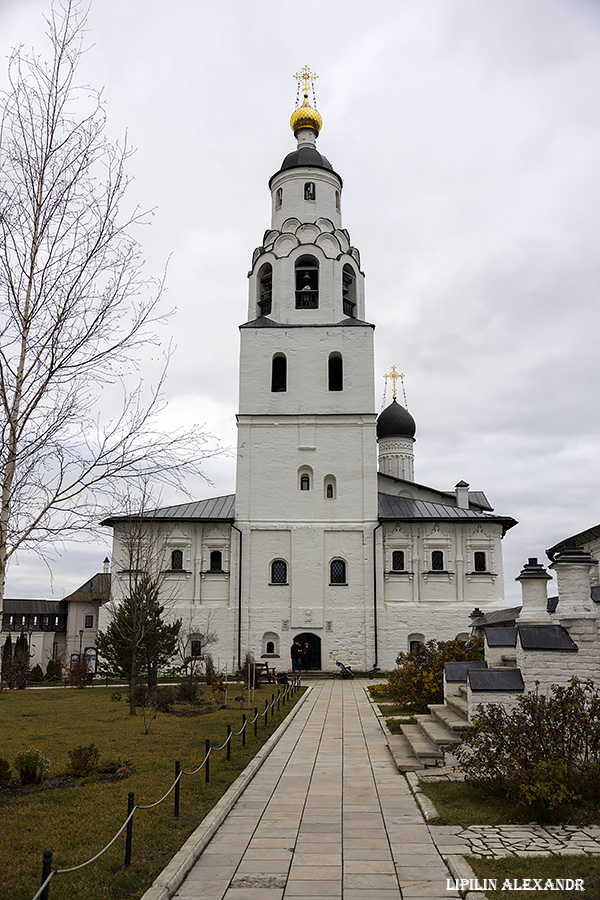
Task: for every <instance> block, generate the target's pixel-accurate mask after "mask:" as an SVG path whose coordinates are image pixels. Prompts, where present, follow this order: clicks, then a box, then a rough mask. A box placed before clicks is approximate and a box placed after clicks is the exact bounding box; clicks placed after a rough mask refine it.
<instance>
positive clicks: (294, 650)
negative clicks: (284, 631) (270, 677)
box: [290, 641, 302, 673]
mask: <svg viewBox="0 0 600 900" xmlns="http://www.w3.org/2000/svg"><path fill="white" fill-rule="evenodd" d="M290 656H291V658H292V673H294V672H300V671H302V647H301V646H300V643H299V642H298V641H294V643H293V644H292V646H291V647H290Z"/></svg>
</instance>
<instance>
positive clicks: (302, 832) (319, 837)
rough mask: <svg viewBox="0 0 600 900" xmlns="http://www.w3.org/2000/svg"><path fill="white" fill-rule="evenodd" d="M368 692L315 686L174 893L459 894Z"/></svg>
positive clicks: (194, 898) (204, 896) (434, 898)
mask: <svg viewBox="0 0 600 900" xmlns="http://www.w3.org/2000/svg"><path fill="white" fill-rule="evenodd" d="M448 877H450V873H449V872H448V869H447V868H446V865H445V863H444V862H443V860H442V858H441V856H440V853H439V851H438V849H437V848H436V846H435V843H434V841H433V839H432V837H431V833H430V830H429V828H428V826H427V824H426V823H425V822H424V820H423V816H422V815H421V812H420V811H419V809H418V807H417V804H416V802H415V800H414V798H413V796H412V794H411V792H410V789H409V787H408V784H407V782H406V780H405V779H404V778H403V777H402V776H401V775H400V774H399V772H398V770H397V769H396V766H395V764H394V761H393V759H392V757H391V755H390V753H389V750H388V748H387V744H386V741H385V736H384V734H383V732H382V730H381V727H380V725H379V723H378V721H377V718H376V716H375V715H374V713H373V710H372V708H371V704H370V702H369V699H368V698H367V696H366V694H365V691H364V688H363V687H362V685H361V684H360V682H357V681H341V680H340V679H335V680H329V681H322V682H318V683H316V684H314V685H313V687H312V690H311V693H310V696H309V697H308V698H307V700H306V701H305V702H304V704H303V705H302V707H301V709H300V710H299V711H298V713H297V715H296V717H295V719H294V721H293V722H292V724H291V725H290V727H289V728H288V729H287V731H286V732H285V734H284V735H283V737H282V738H281V740H280V741H279V743H278V744H277V745H276V746H275V748H274V749H273V751H272V752H271V754H270V756H269V757H268V758H267V760H266V762H265V763H264V764H263V766H262V767H261V768H260V770H259V771H258V773H257V775H256V776H255V778H254V779H253V780H252V781H251V783H250V785H249V786H248V788H247V789H246V790H245V791H244V793H243V794H242V795H241V797H240V799H239V800H238V801H237V803H236V804H235V806H234V807H233V809H232V810H231V812H230V813H229V815H228V816H227V819H226V820H225V822H224V823H223V825H222V826H221V827H220V828H219V830H218V831H217V832H216V834H215V836H214V837H213V839H212V840H211V842H210V843H209V845H208V846H207V848H206V849H205V851H204V852H203V853H202V856H201V857H200V859H199V860H198V862H197V863H196V864H195V865H194V867H193V869H192V870H191V871H190V873H189V875H188V877H187V878H186V880H185V881H184V883H183V884H182V885H181V887H180V888H179V890H178V891H177V893H176V894H175V895H174V896H175V898H177V900H291V898H299V897H303V898H329V900H342V898H343V900H400V898H402V900H450V898H458V896H459V895H458V893H457V892H456V891H454V890H448V889H447V882H446V879H447V878H448Z"/></svg>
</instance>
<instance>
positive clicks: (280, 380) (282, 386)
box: [271, 353, 287, 393]
mask: <svg viewBox="0 0 600 900" xmlns="http://www.w3.org/2000/svg"><path fill="white" fill-rule="evenodd" d="M271 391H273V392H274V393H278V392H283V391H287V359H286V358H285V356H284V354H283V353H278V354H277V355H276V356H274V357H273V361H272V364H271Z"/></svg>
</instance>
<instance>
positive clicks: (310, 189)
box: [304, 181, 317, 200]
mask: <svg viewBox="0 0 600 900" xmlns="http://www.w3.org/2000/svg"><path fill="white" fill-rule="evenodd" d="M304 199H305V200H316V199H317V191H316V188H315V183H314V181H307V182H306V183H305V185H304Z"/></svg>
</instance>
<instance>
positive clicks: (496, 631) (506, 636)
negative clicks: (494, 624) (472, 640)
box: [484, 627, 517, 647]
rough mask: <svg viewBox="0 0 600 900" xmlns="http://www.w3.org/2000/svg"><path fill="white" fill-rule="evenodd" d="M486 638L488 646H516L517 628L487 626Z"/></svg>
mask: <svg viewBox="0 0 600 900" xmlns="http://www.w3.org/2000/svg"><path fill="white" fill-rule="evenodd" d="M484 631H485V639H486V641H487V645H488V647H516V646H517V629H516V628H502V627H500V628H485V629H484Z"/></svg>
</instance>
